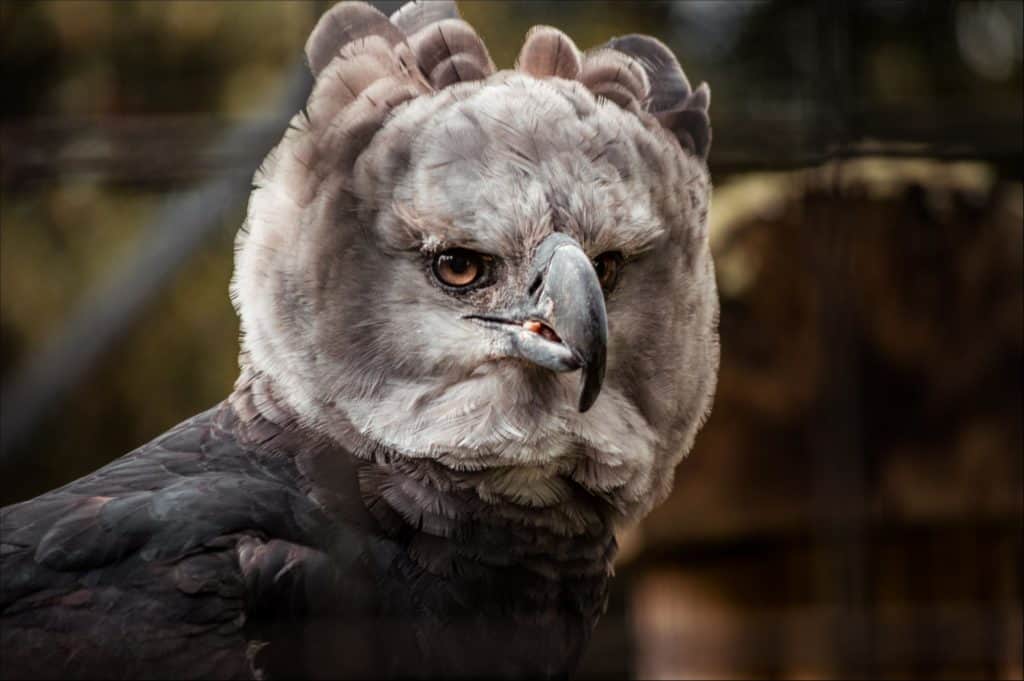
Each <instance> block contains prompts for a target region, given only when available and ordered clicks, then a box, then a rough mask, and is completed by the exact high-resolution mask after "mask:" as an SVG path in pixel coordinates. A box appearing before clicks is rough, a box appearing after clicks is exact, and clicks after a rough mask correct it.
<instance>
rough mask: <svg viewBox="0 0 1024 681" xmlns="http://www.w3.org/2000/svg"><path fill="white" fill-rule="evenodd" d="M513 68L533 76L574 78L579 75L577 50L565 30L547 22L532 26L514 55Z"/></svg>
mask: <svg viewBox="0 0 1024 681" xmlns="http://www.w3.org/2000/svg"><path fill="white" fill-rule="evenodd" d="M516 70H518V71H522V72H523V73H528V74H530V75H531V76H533V77H535V78H565V79H566V80H575V79H576V78H577V77H579V75H580V71H581V70H582V65H581V63H580V51H579V50H578V49H576V44H575V43H573V41H572V39H570V38H569V36H567V35H566V34H564V33H562V32H561V31H559V30H558V29H557V28H552V27H551V26H534V27H533V28H531V29H530V31H529V33H527V34H526V41H525V42H524V43H523V47H522V49H521V50H520V51H519V58H518V59H516Z"/></svg>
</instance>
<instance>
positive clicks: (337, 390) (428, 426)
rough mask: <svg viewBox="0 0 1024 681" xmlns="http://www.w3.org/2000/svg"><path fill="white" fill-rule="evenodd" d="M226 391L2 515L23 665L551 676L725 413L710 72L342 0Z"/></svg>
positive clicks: (331, 19)
mask: <svg viewBox="0 0 1024 681" xmlns="http://www.w3.org/2000/svg"><path fill="white" fill-rule="evenodd" d="M306 54H307V58H308V61H309V65H310V68H311V70H312V72H313V73H314V75H315V77H316V80H315V85H314V88H313V91H312V94H311V95H310V97H309V101H308V105H307V107H306V108H305V110H304V111H303V112H301V113H300V114H299V115H297V116H296V117H295V118H294V120H293V122H292V125H291V126H290V129H289V130H288V132H287V133H286V134H285V136H284V138H283V140H282V141H281V142H280V144H279V145H278V146H277V148H276V149H274V150H273V151H272V152H271V153H270V154H269V156H268V157H267V159H266V161H265V162H264V164H263V166H262V167H261V168H260V169H259V171H258V172H257V174H256V177H255V182H254V185H255V189H254V191H253V193H252V196H251V198H250V201H249V207H248V214H247V218H246V222H245V225H244V227H243V229H242V230H241V232H240V234H239V236H238V241H237V256H236V267H235V273H234V278H233V281H232V286H231V295H232V300H233V301H234V305H235V308H236V309H237V311H238V314H239V316H240V319H241V326H242V333H243V338H242V349H241V353H240V367H241V373H240V376H239V378H238V381H237V383H236V386H235V389H234V391H233V392H232V393H231V394H230V395H229V396H228V397H227V398H226V399H225V400H224V401H223V402H221V403H220V404H218V405H216V406H214V407H213V408H211V409H210V410H208V411H206V412H204V413H202V414H199V415H197V416H195V417H193V418H191V419H189V420H187V421H185V422H184V423H182V424H180V425H178V426H176V427H174V428H173V429H171V430H170V431H168V432H167V433H165V434H163V435H161V436H160V437H158V438H157V439H155V440H154V441H152V442H150V443H149V444H146V445H143V446H142V447H140V448H139V449H137V450H135V451H133V452H131V453H129V454H127V455H125V456H123V457H122V458H120V459H117V460H115V461H114V462H113V463H111V464H109V465H108V466H106V467H104V468H102V469H100V470H98V471H96V472H94V473H92V474H90V475H88V476H86V477H84V478H82V479H80V480H76V481H74V482H71V483H69V484H68V485H65V486H64V487H61V488H60V489H57V490H54V491H52V492H49V493H47V494H44V495H42V496H40V497H37V498H35V499H32V500H30V501H26V502H24V503H20V504H16V505H13V506H9V507H6V508H4V509H3V512H2V538H0V541H2V544H0V560H2V573H0V574H2V579H0V583H2V591H0V637H2V650H0V653H2V655H0V674H2V675H3V676H5V677H50V678H55V677H62V678H72V677H92V678H141V677H149V678H152V677H158V678H195V677H201V678H253V677H256V678H278V677H279V678H294V677H300V676H301V677H334V678H337V677H345V676H374V677H381V676H479V675H483V676H488V677H489V676H504V677H520V676H540V677H552V676H564V675H566V674H568V673H570V672H571V670H572V669H573V666H574V664H575V663H576V661H577V660H578V658H579V657H580V654H581V651H582V650H583V648H584V646H585V644H586V642H587V639H588V637H589V635H590V633H591V631H592V629H593V627H594V625H595V623H596V622H597V620H598V617H599V616H600V614H601V612H602V609H603V607H604V604H605V599H606V593H607V585H608V579H609V575H610V572H611V565H612V560H613V557H614V554H615V550H616V544H615V538H614V534H613V533H614V530H615V528H616V527H617V526H621V525H622V524H625V523H629V522H632V521H635V520H637V519H639V518H640V517H641V516H643V515H644V514H645V513H646V512H647V511H648V510H649V509H651V507H652V506H653V505H654V504H656V503H657V502H658V501H660V500H661V499H662V498H664V497H665V495H666V494H667V493H668V490H669V488H670V486H671V482H672V474H673V468H674V467H675V465H676V464H677V463H678V462H679V460H680V459H681V458H682V457H683V456H684V454H685V453H686V452H687V451H688V450H689V449H690V447H691V445H692V443H693V440H694V437H695V434H696V432H697V430H698V429H699V427H700V424H701V423H702V421H703V419H704V418H705V417H706V415H707V413H708V410H709V408H710V404H711V399H712V394H713V392H714V386H715V381H716V375H717V366H718V338H717V315H718V302H717V294H716V289H715V279H714V269H713V263H712V259H711V255H710V252H709V248H708V235H707V211H708V202H709V195H710V183H709V177H708V171H707V166H706V163H705V159H706V156H707V152H708V146H709V142H710V126H709V121H708V116H707V108H708V104H709V90H708V88H707V86H706V85H701V86H700V87H698V88H696V89H691V87H690V84H689V82H688V81H687V78H686V76H685V75H684V74H683V71H682V70H681V69H680V66H679V64H678V62H677V61H676V59H675V57H674V56H673V55H672V53H671V52H670V51H669V50H668V49H667V48H666V47H665V46H664V45H663V44H661V43H660V42H658V41H657V40H655V39H653V38H650V37H647V36H638V35H633V36H626V37H622V38H617V39H613V40H611V41H610V42H609V43H607V44H606V45H604V46H602V47H599V48H595V49H592V50H588V51H586V52H582V53H581V52H580V51H579V50H578V49H577V48H576V46H575V45H574V44H573V42H572V41H571V40H570V39H569V38H568V37H567V36H566V35H564V34H563V33H561V32H560V31H558V30H556V29H554V28H551V27H546V26H538V27H535V28H534V29H532V30H531V31H530V32H529V33H528V35H527V36H526V39H525V42H524V45H523V47H522V50H521V52H520V54H519V58H518V61H517V64H516V68H515V69H513V70H504V71H496V69H495V67H494V64H493V63H492V61H491V58H490V57H489V55H488V52H487V49H486V47H485V46H484V44H483V42H482V41H481V40H480V38H479V37H478V36H477V35H476V33H475V32H474V31H473V29H472V28H471V27H470V26H469V25H468V24H466V23H465V22H464V21H462V20H460V19H459V15H458V12H457V10H456V8H455V6H454V4H453V3H452V2H430V3H410V4H408V5H406V6H405V7H403V8H402V9H401V10H399V11H398V12H397V13H396V14H395V15H394V16H392V17H390V18H388V17H387V16H385V15H383V14H381V13H380V12H378V11H377V10H375V9H373V8H372V7H370V6H369V5H366V4H363V3H359V2H343V3H341V4H338V5H336V6H334V7H333V8H332V9H331V10H329V11H328V12H327V13H326V14H325V15H324V16H323V17H322V18H321V19H320V21H319V23H318V24H317V25H316V27H315V29H314V30H313V32H312V34H311V36H310V37H309V40H308V42H307V44H306Z"/></svg>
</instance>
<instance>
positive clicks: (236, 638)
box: [0, 383, 614, 678]
mask: <svg viewBox="0 0 1024 681" xmlns="http://www.w3.org/2000/svg"><path fill="white" fill-rule="evenodd" d="M255 390H256V391H257V392H258V390H259V389H258V388H255ZM253 392H254V386H253V384H252V383H248V384H246V385H245V386H243V387H242V388H241V389H240V390H239V391H237V392H236V394H235V395H234V396H233V397H232V398H231V399H230V400H226V401H225V402H223V403H221V404H220V405H218V406H216V407H214V408H213V409H210V410H209V411H206V412H204V413H202V414H199V415H198V416H195V417H194V418H192V419H189V420H188V421H186V422H184V423H182V424H181V425H179V426H177V427H176V428H174V429H172V430H171V431H169V432H167V433H165V434H164V435H162V436H161V437H160V438H158V439H156V440H154V441H153V442H151V443H149V444H147V445H145V446H143V447H140V448H139V449H137V450H135V451H134V452H132V453H130V454H128V455H127V456H125V457H123V458H121V459H118V460H117V461H114V462H113V463H111V464H110V465H108V466H106V467H104V468H102V469H100V470H98V471H96V472H95V473H93V474H91V475H89V476H87V477H85V478H82V479H80V480H77V481H75V482H73V483H71V484H69V485H66V486H65V487H62V488H60V489H57V490H54V491H53V492H50V493H48V494H45V495H43V496H41V497H38V498H36V499H33V500H32V501H29V502H25V503H22V504H16V505H14V506H9V507H6V508H4V509H3V515H2V522H3V543H2V545H0V547H2V552H3V582H2V584H3V590H2V592H0V608H2V612H3V619H2V620H0V621H2V628H0V646H2V650H3V653H4V654H3V657H2V665H0V671H2V674H3V676H4V677H5V678H23V677H35V678H56V677H62V678H153V677H157V678H182V677H188V678H193V677H206V678H252V677H253V676H259V675H263V676H269V677H274V678H294V677H297V676H301V677H327V678H330V677H335V678H336V677H338V676H363V677H365V676H367V675H369V676H409V675H415V676H423V675H426V676H433V675H444V676H461V675H465V676H475V675H481V674H482V675H485V676H494V675H500V676H513V677H522V676H545V677H547V676H561V675H564V674H566V673H567V672H568V670H569V669H571V667H572V665H573V663H574V661H575V660H576V658H577V657H578V656H579V654H580V652H581V651H582V646H583V643H584V642H585V641H586V639H587V637H588V635H589V633H590V630H591V628H592V626H593V624H594V622H595V621H596V618H597V616H598V614H599V612H600V610H601V608H602V606H603V603H604V597H605V588H606V579H607V565H608V563H607V561H608V560H610V558H611V556H612V553H613V551H614V539H613V538H612V536H611V533H610V528H609V527H608V525H606V524H605V523H602V522H601V521H600V520H598V519H597V513H596V512H597V511H598V510H599V509H597V508H594V509H593V510H594V511H595V514H594V515H593V517H592V518H590V519H589V522H585V523H584V524H585V525H586V532H585V536H586V537H587V539H586V541H580V540H579V537H578V536H577V537H573V538H567V537H564V536H558V535H557V534H555V533H553V532H551V531H544V530H543V529H541V528H534V529H531V530H530V531H526V530H524V529H523V528H522V526H521V525H519V524H518V522H517V520H518V519H517V518H512V517H508V518H499V517H498V516H497V515H494V516H493V517H491V518H490V521H489V522H486V523H480V522H479V521H478V520H477V518H478V517H479V516H480V515H483V516H487V515H488V514H487V512H486V509H484V508H483V506H484V505H485V504H484V502H482V501H481V500H480V499H479V497H478V496H477V495H476V494H474V493H473V492H472V487H471V485H469V481H468V480H452V483H451V485H450V486H448V488H447V490H446V491H445V492H444V493H443V495H442V496H443V497H444V499H445V500H446V502H447V503H448V504H449V505H450V506H451V507H452V508H457V509H458V512H457V514H456V517H455V518H453V519H452V520H454V522H451V523H446V526H447V528H448V529H447V530H446V532H445V534H446V537H445V539H441V538H438V537H437V536H435V535H434V534H431V531H430V530H431V523H432V517H431V512H432V510H436V508H437V506H436V505H434V506H433V508H431V504H429V503H427V504H424V505H423V506H422V511H420V512H419V515H417V516H416V517H403V516H402V513H401V511H400V509H403V510H404V509H410V508H413V507H412V506H410V505H408V504H407V502H408V501H409V499H416V501H417V502H419V501H421V500H420V499H419V498H418V495H420V494H422V493H423V491H422V490H423V489H424V488H425V487H424V484H423V480H424V479H425V478H428V477H429V476H430V475H431V474H432V472H431V470H430V468H431V464H430V463H429V462H424V463H422V464H411V463H409V462H405V463H402V464H384V463H379V464H378V463H370V462H367V461H363V460H360V459H357V458H355V457H353V456H352V455H351V454H350V453H348V452H347V451H345V450H344V449H342V448H340V447H338V446H337V445H334V444H332V443H330V442H329V441H327V440H325V439H322V438H319V437H318V436H316V435H314V434H311V433H306V432H304V431H302V430H301V429H294V428H293V427H289V426H288V425H287V422H288V417H287V416H286V415H285V414H280V417H281V419H282V421H284V423H274V422H272V421H269V420H267V419H266V418H265V417H263V416H261V415H259V414H258V413H257V411H256V410H255V407H254V405H253ZM467 477H469V478H471V477H472V475H471V474H470V475H468V476H467ZM435 494H436V493H435V492H434V491H431V492H429V495H430V496H431V497H434V496H435ZM581 496H582V495H581ZM435 501H436V498H435ZM553 575H558V579H553V578H552V577H553Z"/></svg>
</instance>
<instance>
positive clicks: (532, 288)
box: [527, 274, 544, 297]
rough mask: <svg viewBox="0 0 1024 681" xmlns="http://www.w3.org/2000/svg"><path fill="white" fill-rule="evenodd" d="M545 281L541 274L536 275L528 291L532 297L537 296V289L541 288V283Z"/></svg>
mask: <svg viewBox="0 0 1024 681" xmlns="http://www.w3.org/2000/svg"><path fill="white" fill-rule="evenodd" d="M543 281H544V277H543V276H541V275H539V274H538V275H537V276H536V277H534V279H533V283H532V284H530V289H529V291H527V294H528V295H529V296H530V297H533V296H535V295H536V294H537V291H538V290H540V285H541V283H543Z"/></svg>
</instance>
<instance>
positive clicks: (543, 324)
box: [466, 233, 608, 412]
mask: <svg viewBox="0 0 1024 681" xmlns="http://www.w3.org/2000/svg"><path fill="white" fill-rule="evenodd" d="M529 281H530V287H529V291H528V296H529V298H528V300H526V301H524V303H523V304H522V305H519V306H516V308H515V309H513V310H508V311H506V312H504V313H501V314H497V315H467V316H466V318H468V319H474V320H477V321H479V322H483V323H485V324H487V325H489V326H499V327H501V328H502V329H503V330H504V332H505V333H504V334H503V339H502V340H503V341H504V342H503V343H502V345H503V349H504V350H505V351H506V352H507V353H508V354H510V355H513V356H517V357H520V358H522V359H525V360H528V361H530V362H532V363H534V364H536V365H538V366H541V367H544V368H546V369H551V370H552V371H559V372H564V371H575V370H576V369H580V371H581V380H580V397H579V410H580V412H585V411H587V410H588V409H590V407H592V406H593V405H594V402H595V401H596V400H597V396H598V395H599V394H600V393H601V384H602V383H603V381H604V367H605V357H606V352H607V346H608V316H607V312H606V311H605V305H604V292H603V291H602V290H601V282H600V281H599V280H598V278H597V272H596V271H595V270H594V265H593V264H592V263H591V262H590V258H588V257H587V255H586V253H584V252H583V249H582V248H581V247H580V245H579V243H578V242H577V241H576V240H575V239H573V238H572V237H570V236H568V235H566V234H561V233H556V234H552V235H550V236H548V237H547V238H546V239H544V241H542V242H541V244H540V246H538V247H537V251H536V252H535V253H534V256H533V261H532V263H531V265H530V278H529Z"/></svg>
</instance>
